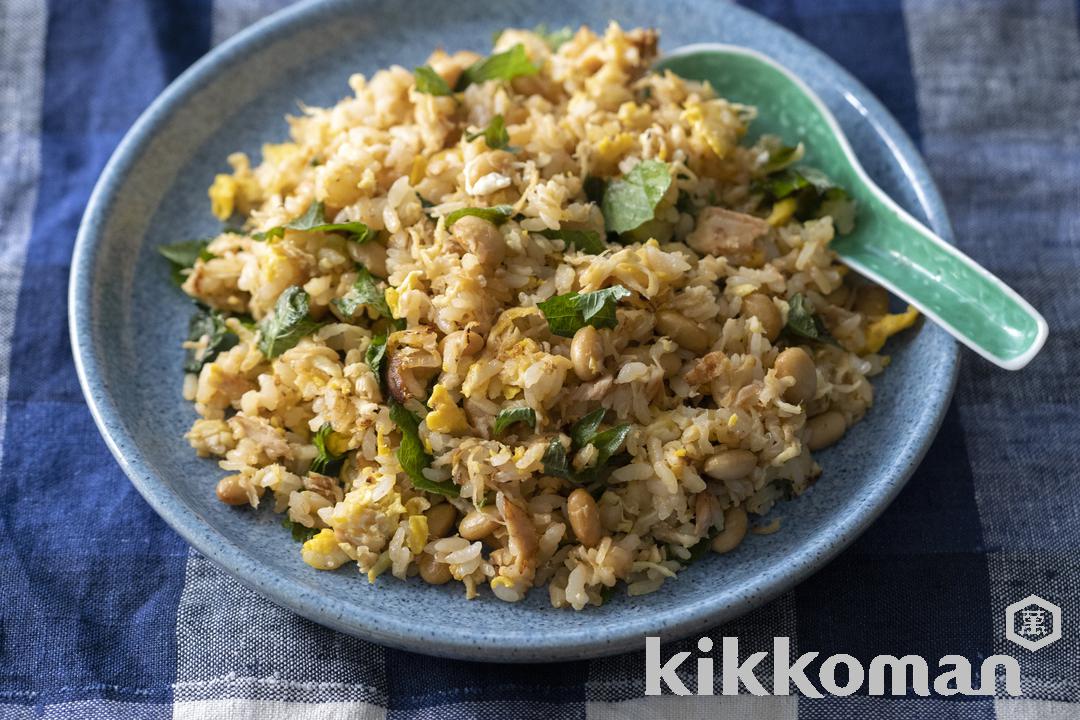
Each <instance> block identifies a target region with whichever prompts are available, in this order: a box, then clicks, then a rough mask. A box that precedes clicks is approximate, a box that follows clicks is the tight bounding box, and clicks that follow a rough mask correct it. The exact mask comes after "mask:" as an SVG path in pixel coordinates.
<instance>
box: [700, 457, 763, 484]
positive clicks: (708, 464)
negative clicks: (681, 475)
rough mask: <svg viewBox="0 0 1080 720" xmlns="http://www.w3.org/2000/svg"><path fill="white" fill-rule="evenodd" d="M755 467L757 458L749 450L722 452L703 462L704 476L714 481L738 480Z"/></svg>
mask: <svg viewBox="0 0 1080 720" xmlns="http://www.w3.org/2000/svg"><path fill="white" fill-rule="evenodd" d="M755 467H757V456H756V455H754V453H752V452H750V451H749V450H724V451H722V452H718V453H716V454H715V455H713V456H712V457H710V458H709V459H708V460H706V461H705V474H706V475H708V476H709V477H711V478H715V479H716V480H739V479H741V478H744V477H746V476H747V475H749V474H750V473H751V472H752V471H753V470H754V468H755Z"/></svg>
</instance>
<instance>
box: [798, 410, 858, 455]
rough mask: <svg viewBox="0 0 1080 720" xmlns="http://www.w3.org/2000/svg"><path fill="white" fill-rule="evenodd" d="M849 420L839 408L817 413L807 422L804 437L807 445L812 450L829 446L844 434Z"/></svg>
mask: <svg viewBox="0 0 1080 720" xmlns="http://www.w3.org/2000/svg"><path fill="white" fill-rule="evenodd" d="M846 430H847V421H846V420H845V419H844V414H843V413H841V412H840V411H838V410H829V411H827V412H823V413H821V414H820V415H815V416H814V417H812V418H810V419H809V420H807V422H806V430H805V431H804V437H805V442H806V447H808V448H810V449H811V450H821V449H822V448H827V447H829V446H830V445H832V444H833V443H835V442H836V441H837V440H839V439H840V438H842V437H843V436H844V432H845V431H846Z"/></svg>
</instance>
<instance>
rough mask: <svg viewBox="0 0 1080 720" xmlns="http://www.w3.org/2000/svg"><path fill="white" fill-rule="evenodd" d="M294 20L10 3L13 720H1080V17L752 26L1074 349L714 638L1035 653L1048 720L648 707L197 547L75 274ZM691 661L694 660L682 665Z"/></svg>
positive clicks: (1048, 1) (5, 674)
mask: <svg viewBox="0 0 1080 720" xmlns="http://www.w3.org/2000/svg"><path fill="white" fill-rule="evenodd" d="M280 4H281V0H247V1H244V0H50V1H49V2H45V0H0V718H24V717H25V718H30V717H118V718H144V717H145V718H150V717H168V716H170V715H172V716H175V717H191V718H213V717H222V718H300V719H302V720H306V719H309V718H351V717H363V718H367V717H371V718H381V717H384V716H392V717H400V718H427V717H432V718H434V717H452V718H467V717H496V718H530V717H536V718H543V719H544V720H554V719H555V718H562V717H567V718H582V717H588V718H616V717H634V718H653V717H674V718H720V717H723V718H727V717H733V718H773V717H783V718H795V717H799V718H838V717H852V718H855V717H872V718H913V719H914V718H936V717H956V718H995V717H996V718H1080V632H1078V631H1077V629H1076V628H1077V626H1078V625H1080V381H1078V379H1077V378H1078V376H1080V23H1078V14H1080V5H1078V3H1077V2H1076V0H1026V1H1025V0H1014V1H1013V2H1004V1H994V2H991V1H989V0H985V1H977V0H906V1H904V2H901V1H900V0H828V1H825V0H751V1H750V2H748V3H747V4H748V5H749V6H751V7H753V8H754V9H756V10H758V11H759V12H762V13H764V14H765V15H767V16H769V17H771V18H773V19H775V20H777V21H778V22H780V23H782V24H783V25H785V26H787V27H788V28H790V29H792V30H794V31H795V32H796V33H799V34H801V35H803V36H804V37H806V38H807V39H808V40H809V41H810V42H812V43H814V44H816V45H817V46H819V47H821V48H822V49H824V50H825V51H826V52H827V53H829V54H830V55H832V57H834V58H835V59H836V60H837V61H839V62H840V63H841V64H842V65H844V66H845V67H847V68H848V69H849V70H850V71H852V72H853V73H854V74H855V75H856V76H858V77H859V78H860V79H861V80H862V81H863V82H864V83H865V84H866V85H868V86H869V87H870V89H871V90H872V91H873V92H874V93H876V94H877V95H878V97H880V98H881V99H882V100H883V101H884V102H885V104H886V105H887V106H888V107H889V108H890V109H891V111H892V112H893V113H894V114H895V115H896V116H897V117H898V118H899V119H900V121H901V122H902V124H903V125H904V126H905V128H906V129H907V131H908V132H909V133H910V134H911V135H912V136H913V137H914V138H915V139H916V141H917V142H918V143H919V145H920V147H921V149H922V151H923V153H924V154H925V156H926V158H927V160H928V162H929V165H930V167H931V169H932V171H933V172H934V174H935V176H936V177H937V179H938V182H939V184H940V186H941V189H942V191H943V192H944V195H945V199H946V201H947V202H948V205H949V210H950V212H951V215H952V220H953V223H954V225H955V229H956V235H957V238H958V240H959V243H960V245H961V247H962V248H963V249H964V250H965V251H966V252H967V253H969V254H970V255H971V256H973V257H974V258H975V259H976V260H978V261H979V262H981V263H983V264H984V265H986V266H987V267H989V268H990V269H991V270H992V271H993V272H995V273H997V274H998V275H1000V276H1001V277H1002V278H1004V279H1005V281H1006V282H1008V283H1009V284H1010V285H1012V286H1013V287H1015V288H1016V289H1018V290H1019V291H1020V292H1021V293H1022V294H1023V295H1025V296H1026V297H1027V298H1029V299H1030V300H1031V301H1032V303H1033V304H1034V305H1035V306H1036V307H1038V308H1039V309H1040V310H1041V311H1042V312H1043V314H1044V315H1045V316H1046V318H1047V320H1048V322H1049V324H1050V327H1051V335H1050V340H1049V342H1048V344H1047V346H1046V348H1045V349H1044V350H1043V352H1042V354H1041V355H1040V356H1039V357H1038V358H1037V359H1036V360H1035V361H1034V362H1033V363H1032V364H1031V366H1030V367H1029V368H1028V369H1026V370H1024V371H1023V372H1021V373H1015V374H1010V373H1006V372H1004V371H1000V370H996V369H995V368H993V367H992V366H990V365H989V364H988V363H986V362H983V361H981V360H979V359H978V358H976V357H974V356H973V355H971V354H970V353H965V356H964V361H963V366H962V370H961V375H960V383H959V387H958V389H957V393H956V398H955V400H954V402H953V405H952V407H951V409H950V411H949V413H948V415H947V417H946V419H945V423H944V426H943V427H942V430H941V433H940V435H939V437H938V439H937V441H936V442H935V444H934V446H933V449H932V450H931V451H930V454H929V456H928V457H927V458H926V460H925V461H924V462H923V464H922V466H921V468H920V469H919V471H918V472H917V473H916V475H915V477H914V478H913V479H912V480H911V482H910V484H909V485H908V486H907V488H906V489H905V490H904V491H903V493H902V494H901V495H900V497H899V498H898V499H897V500H896V502H895V503H893V505H892V506H891V507H890V508H889V510H888V511H887V512H886V513H885V514H884V515H883V516H882V517H881V519H880V520H878V521H877V522H876V523H875V524H874V525H873V527H872V528H871V529H870V530H869V531H868V532H867V533H866V534H865V535H864V536H863V537H862V538H861V539H859V540H858V541H857V542H856V543H855V544H854V545H853V546H852V547H851V548H850V549H849V550H848V551H847V552H845V553H844V554H843V555H841V556H840V557H839V558H838V559H837V560H835V561H834V562H833V563H831V564H830V565H829V566H827V567H826V568H825V569H824V570H822V571H821V572H819V573H817V574H816V575H814V576H813V577H812V578H811V579H809V580H808V581H806V582H805V583H803V584H802V585H801V586H799V587H797V588H795V589H794V590H793V591H791V592H788V593H787V594H785V595H784V596H782V597H780V598H779V599H777V600H775V601H774V602H772V603H771V604H769V605H767V606H765V607H763V608H761V609H759V610H757V611H756V612H753V613H751V614H750V615H748V616H746V617H744V618H742V619H741V620H739V621H737V622H734V623H732V624H730V625H727V626H723V627H720V628H716V629H715V630H714V631H713V632H712V633H711V634H712V636H713V637H716V638H719V637H720V636H721V635H738V636H739V637H740V639H741V640H742V643H743V646H744V648H745V647H747V646H762V645H767V644H769V643H771V639H772V638H773V637H774V636H787V637H790V638H792V642H793V644H794V647H796V648H797V649H798V651H799V652H805V651H807V650H817V651H821V653H822V655H830V654H834V653H848V654H850V655H852V656H854V657H856V658H860V659H862V661H863V663H864V664H866V663H867V662H868V661H869V658H871V657H873V656H875V655H881V654H892V655H902V654H905V653H917V654H921V655H923V656H924V657H926V658H930V659H932V661H933V659H936V658H939V657H941V656H943V655H946V654H958V655H963V656H965V657H967V658H969V659H971V660H972V661H978V660H979V659H981V658H985V657H986V656H988V655H992V654H994V653H1006V652H1007V653H1010V654H1012V655H1014V656H1015V657H1016V658H1017V659H1018V661H1019V663H1020V667H1021V671H1022V677H1021V684H1022V690H1023V696H1022V697H1020V698H1011V697H1007V696H1005V695H1004V694H1002V693H1001V692H999V694H998V696H997V697H994V696H983V697H977V698H973V697H963V698H958V697H951V698H946V697H940V696H938V697H929V698H918V697H912V696H909V697H904V698H895V697H872V696H868V695H866V694H864V693H860V694H856V695H854V696H851V697H845V698H839V697H824V698H820V699H813V698H807V697H797V696H788V697H754V696H749V695H741V696H736V697H716V698H699V697H686V698H683V697H672V696H666V697H646V696H645V695H644V677H643V669H644V656H643V654H636V655H626V656H620V657H614V658H608V659H602V660H595V661H591V662H579V663H563V664H555V665H534V666H508V665H501V666H488V665H482V664H476V663H464V662H452V661H447V660H439V659H434V658H429V657H424V656H420V655H414V654H410V653H406V652H400V651H396V650H390V649H386V648H383V647H379V646H376V645H373V644H370V643H367V642H364V641H361V640H357V639H355V638H351V637H348V636H345V635H341V634H338V633H335V632H332V631H330V630H326V629H324V628H322V627H320V626H318V625H315V624H313V623H311V622H308V621H306V620H303V619H301V618H299V617H296V616H294V615H292V614H290V613H288V612H286V611H284V610H281V609H279V608H277V607H275V606H274V605H272V604H270V603H269V602H268V601H266V600H264V599H262V598H260V597H258V596H256V595H255V594H253V593H251V592H250V591H248V590H246V589H244V588H243V587H241V586H240V585H239V584H237V583H236V582H235V581H234V580H232V579H231V578H230V577H229V576H227V575H225V574H223V573H222V572H221V571H219V570H217V569H216V568H215V567H213V566H211V565H210V564H209V563H208V562H207V561H206V560H205V559H204V558H203V557H201V556H199V555H198V554H196V553H195V552H194V551H192V550H191V549H190V548H189V547H188V546H187V545H186V544H185V543H184V542H183V541H182V540H181V539H180V538H179V537H178V536H177V535H176V534H175V533H174V532H173V531H172V530H170V529H169V528H168V527H167V526H166V525H165V523H164V522H163V521H161V520H160V519H159V518H158V517H157V516H156V515H155V514H154V513H153V512H152V511H151V510H150V508H149V507H148V506H147V505H146V503H144V502H143V501H142V499H141V498H140V497H139V496H138V494H137V493H136V492H135V490H134V489H133V488H132V486H131V485H130V483H129V482H128V481H127V479H126V478H125V477H124V475H123V473H122V472H121V470H120V468H119V467H118V466H117V464H116V463H115V462H114V460H113V459H112V457H111V456H110V455H109V453H108V451H107V450H106V448H105V445H104V443H103V442H102V441H101V439H100V438H99V436H98V433H97V430H96V429H95V427H94V424H93V422H92V420H91V418H90V413H89V412H88V411H87V408H86V405H85V404H84V402H83V398H82V394H81V393H80V391H79V387H78V383H77V381H76V378H75V371H74V368H73V365H72V359H71V354H70V352H69V349H68V333H67V327H66V322H65V318H66V287H67V278H68V269H69V264H70V257H71V249H72V243H73V241H74V237H75V231H76V228H77V226H78V223H79V218H80V216H81V214H82V210H83V207H84V205H85V203H86V200H87V196H88V195H89V192H90V189H91V187H92V186H93V184H94V181H95V180H96V178H97V176H98V174H99V173H100V171H101V169H102V167H103V165H104V164H105V161H106V160H107V159H108V157H109V155H110V153H111V152H112V150H113V148H114V147H115V146H116V144H117V142H118V141H119V140H120V138H121V136H122V135H123V133H124V132H125V131H126V130H127V128H128V127H129V126H130V125H131V123H132V122H133V121H134V120H135V118H136V117H137V115H138V114H139V112H140V111H141V110H142V109H143V108H145V107H146V105H147V104H148V103H149V102H150V101H151V100H152V99H153V98H154V97H155V96H156V95H157V94H158V93H159V92H160V91H161V90H162V89H163V88H164V87H165V85H166V84H167V83H168V82H169V81H170V80H171V79H172V78H173V77H175V76H176V75H177V74H178V73H180V72H181V71H183V69H184V68H185V67H186V66H187V65H189V64H190V63H191V62H192V61H194V60H195V59H196V58H198V57H199V56H200V55H202V54H203V53H205V52H207V51H208V50H209V49H210V48H211V47H212V46H214V45H215V44H217V43H219V42H221V41H222V40H224V39H226V38H227V37H229V36H230V35H231V34H233V33H234V32H236V31H238V30H240V29H241V28H243V27H245V26H246V25H248V24H249V23H251V22H252V21H254V20H256V19H258V18H259V17H261V16H263V15H265V14H267V13H269V12H271V11H272V10H274V9H275V8H276V6H278V5H280ZM1031 593H1036V594H1038V595H1040V596H1042V597H1044V598H1046V599H1047V600H1050V601H1051V602H1054V603H1056V604H1058V605H1059V606H1061V608H1062V618H1063V637H1062V639H1060V640H1059V641H1057V642H1055V643H1054V644H1052V645H1050V646H1048V647H1045V648H1043V649H1041V650H1037V651H1029V650H1024V649H1021V648H1019V647H1018V646H1016V645H1013V644H1011V643H1009V642H1008V640H1007V639H1006V638H1005V624H1004V614H1005V609H1006V607H1007V606H1008V605H1010V604H1011V603H1013V602H1015V601H1017V600H1019V599H1021V598H1023V597H1025V596H1027V595H1029V594H1031ZM681 649H687V650H693V646H692V645H691V644H690V643H676V644H675V645H673V646H671V647H669V648H666V649H665V657H667V656H668V655H670V654H671V653H673V652H675V651H677V650H681ZM686 667H687V668H688V674H689V673H690V672H692V668H691V667H690V663H687V665H686ZM691 687H692V686H691ZM717 687H718V688H719V683H718V684H717Z"/></svg>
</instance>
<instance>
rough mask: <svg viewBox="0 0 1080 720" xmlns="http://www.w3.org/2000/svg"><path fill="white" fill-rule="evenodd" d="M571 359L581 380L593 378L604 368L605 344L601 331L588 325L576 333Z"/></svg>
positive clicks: (571, 344)
mask: <svg viewBox="0 0 1080 720" xmlns="http://www.w3.org/2000/svg"><path fill="white" fill-rule="evenodd" d="M570 360H571V361H572V362H573V363H574V374H575V375H577V376H578V378H579V379H580V380H593V379H594V378H596V377H597V376H598V375H599V374H600V371H601V370H603V369H604V345H603V343H601V342H600V333H599V332H597V331H596V328H594V327H593V326H592V325H586V326H584V327H582V328H581V329H580V330H578V331H577V332H576V333H574V339H573V340H572V341H571V342H570Z"/></svg>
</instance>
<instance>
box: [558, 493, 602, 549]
mask: <svg viewBox="0 0 1080 720" xmlns="http://www.w3.org/2000/svg"><path fill="white" fill-rule="evenodd" d="M566 514H567V515H568V516H569V518H570V527H571V528H573V530H574V535H576V536H577V539H578V540H580V541H581V544H582V545H584V546H585V547H596V545H597V544H598V543H599V542H600V537H601V535H602V534H603V530H602V528H601V527H600V510H599V509H598V508H597V507H596V501H595V500H593V497H592V495H590V494H589V491H588V490H585V489H584V488H578V489H577V490H575V491H574V492H572V493H570V497H568V498H566Z"/></svg>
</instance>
